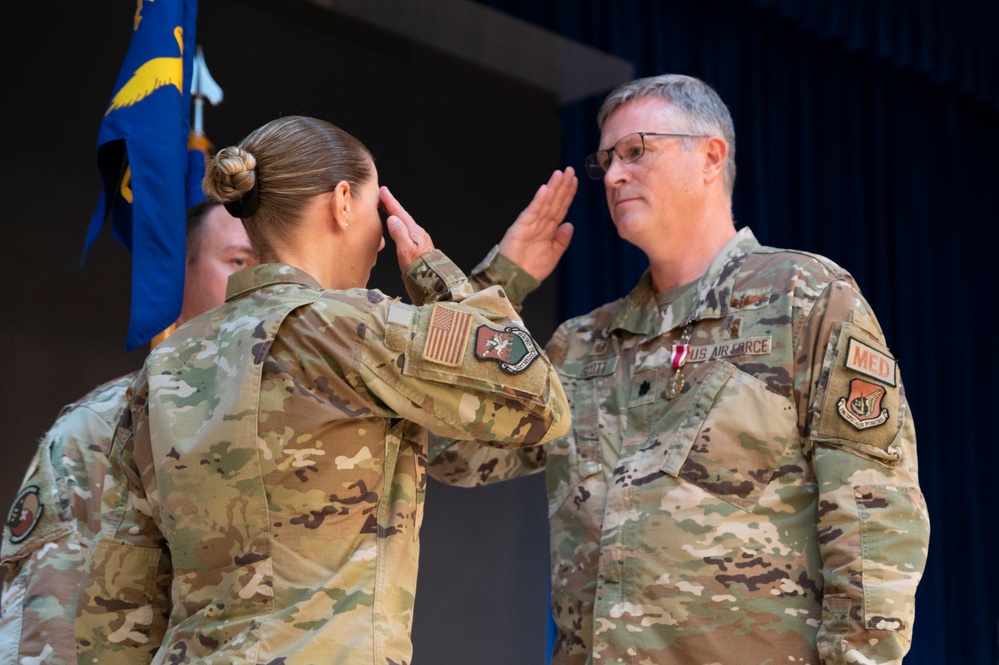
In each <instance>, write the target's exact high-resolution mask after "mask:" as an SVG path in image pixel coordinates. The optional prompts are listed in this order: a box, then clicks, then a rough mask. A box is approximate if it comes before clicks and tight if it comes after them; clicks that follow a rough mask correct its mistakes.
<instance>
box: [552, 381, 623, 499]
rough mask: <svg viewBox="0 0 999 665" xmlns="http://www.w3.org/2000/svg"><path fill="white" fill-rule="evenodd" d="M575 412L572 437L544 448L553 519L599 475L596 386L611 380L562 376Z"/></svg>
mask: <svg viewBox="0 0 999 665" xmlns="http://www.w3.org/2000/svg"><path fill="white" fill-rule="evenodd" d="M559 378H560V380H561V381H562V386H563V388H565V391H566V395H567V396H568V398H569V406H570V409H571V411H572V434H571V436H564V437H562V438H560V439H556V440H555V441H552V442H551V443H549V444H548V445H546V446H545V455H546V457H545V479H546V482H547V484H548V517H549V518H550V517H551V516H553V515H554V514H555V513H556V512H558V509H559V508H560V507H561V506H562V504H563V503H565V501H566V499H567V498H568V497H569V496H570V495H571V494H573V493H574V492H575V491H576V487H577V486H578V485H579V483H580V482H581V481H582V480H583V479H584V478H587V477H589V476H592V475H593V474H595V473H599V472H600V423H599V416H600V412H599V404H598V403H597V401H596V399H597V394H598V392H599V391H598V388H597V387H596V385H595V382H598V381H601V380H610V379H609V378H608V377H607V376H604V377H597V378H586V379H580V378H574V377H565V376H560V377H559Z"/></svg>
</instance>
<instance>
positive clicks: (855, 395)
mask: <svg viewBox="0 0 999 665" xmlns="http://www.w3.org/2000/svg"><path fill="white" fill-rule="evenodd" d="M851 341H852V340H851ZM885 393H886V390H885V387H884V386H879V385H878V384H876V383H871V382H870V381H865V380H864V379H851V380H850V394H849V395H847V396H846V397H840V398H839V401H838V402H836V408H837V410H838V411H839V415H841V416H842V417H843V419H844V420H846V422H848V423H850V424H851V425H853V426H854V427H855V428H857V429H858V430H864V429H868V428H870V427H877V426H878V425H884V424H885V421H886V420H888V416H889V415H890V414H889V412H888V409H887V408H886V407H884V406H882V405H881V401H882V399H884V396H885Z"/></svg>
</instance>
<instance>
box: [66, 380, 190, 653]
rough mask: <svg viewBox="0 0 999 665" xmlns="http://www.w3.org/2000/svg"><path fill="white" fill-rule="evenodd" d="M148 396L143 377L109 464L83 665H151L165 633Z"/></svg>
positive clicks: (84, 622)
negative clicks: (152, 504) (153, 508)
mask: <svg viewBox="0 0 999 665" xmlns="http://www.w3.org/2000/svg"><path fill="white" fill-rule="evenodd" d="M130 390H131V389H130ZM146 394H147V388H146V383H145V374H144V373H143V374H142V375H140V377H139V379H138V380H137V382H136V384H135V394H134V397H133V399H132V401H131V405H130V407H129V408H126V409H125V411H124V412H123V414H122V418H121V421H120V422H119V424H118V428H117V430H116V432H115V436H114V441H113V444H112V448H111V454H110V455H109V458H108V475H107V479H106V481H105V487H104V494H103V497H102V503H103V505H102V513H101V533H100V537H99V538H98V540H97V541H96V542H95V543H94V546H93V548H92V549H91V551H90V554H89V555H88V558H87V566H86V574H85V576H84V579H83V583H82V585H81V588H80V600H79V604H78V607H77V615H76V630H75V632H76V644H77V655H78V659H79V662H81V663H91V662H100V663H102V664H104V663H112V664H115V663H148V662H149V661H150V660H151V659H152V657H153V654H154V653H155V651H156V649H157V647H158V646H159V644H160V642H161V641H162V639H163V634H164V632H165V630H166V624H167V616H168V613H169V600H168V599H169V585H170V557H169V554H168V551H167V549H166V544H165V542H164V539H163V536H162V535H161V533H160V531H159V529H158V527H157V526H156V523H155V521H154V520H153V516H152V513H151V509H150V505H149V501H148V500H147V498H146V497H147V496H148V495H149V494H151V493H153V492H155V477H154V475H153V465H152V458H151V456H150V455H149V453H148V451H149V450H150V447H149V442H148V430H147V429H146V428H145V426H144V425H145V423H146V422H147V420H146V418H145V415H144V414H145V409H146V403H145V399H146ZM144 451H145V452H144Z"/></svg>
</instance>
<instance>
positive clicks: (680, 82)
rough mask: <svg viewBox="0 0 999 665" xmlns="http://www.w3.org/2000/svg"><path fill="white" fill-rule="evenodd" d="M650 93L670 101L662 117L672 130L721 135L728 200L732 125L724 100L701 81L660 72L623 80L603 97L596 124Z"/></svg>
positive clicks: (732, 170)
mask: <svg viewBox="0 0 999 665" xmlns="http://www.w3.org/2000/svg"><path fill="white" fill-rule="evenodd" d="M650 97H661V98H663V99H665V100H666V101H668V102H669V103H670V104H669V106H668V107H667V109H666V117H665V118H664V119H665V120H668V121H670V122H672V123H673V129H674V130H676V131H680V132H690V133H692V134H709V135H711V136H721V137H722V139H724V140H725V143H727V144H728V156H727V157H726V160H725V167H724V170H723V172H722V181H723V184H724V185H725V193H726V194H727V195H728V198H729V200H731V199H732V188H733V187H734V186H735V126H734V125H733V123H732V114H731V113H729V111H728V107H727V106H725V102H723V101H722V100H721V97H719V96H718V93H717V92H715V91H714V90H713V89H712V88H711V86H709V85H708V84H707V83H705V82H704V81H702V80H700V79H696V78H694V77H693V76H683V75H682V74H662V75H660V76H650V77H648V78H642V79H636V80H634V81H628V82H627V83H622V84H621V85H619V86H618V87H617V88H615V89H614V90H613V91H612V92H611V93H610V94H609V95H607V98H606V99H604V103H603V105H602V106H601V107H600V111H599V112H598V113H597V125H598V126H600V128H601V129H602V128H603V126H604V122H606V120H607V118H608V117H609V116H610V114H611V113H613V112H614V111H615V110H616V109H617V108H618V107H619V106H621V105H622V104H626V103H628V102H634V101H638V100H642V99H648V98H650Z"/></svg>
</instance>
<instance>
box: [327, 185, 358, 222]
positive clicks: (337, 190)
mask: <svg viewBox="0 0 999 665" xmlns="http://www.w3.org/2000/svg"><path fill="white" fill-rule="evenodd" d="M352 203H353V200H352V199H351V196H350V183H349V182H347V181H346V180H341V181H340V182H338V183H337V184H336V187H334V188H333V191H332V192H330V194H329V205H330V214H331V215H332V217H333V222H334V223H335V224H336V225H337V226H338V227H339V228H341V229H346V228H347V227H348V226H350V213H351V205H352Z"/></svg>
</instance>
